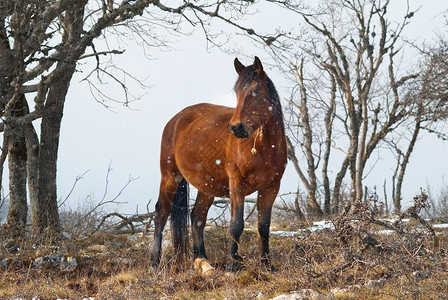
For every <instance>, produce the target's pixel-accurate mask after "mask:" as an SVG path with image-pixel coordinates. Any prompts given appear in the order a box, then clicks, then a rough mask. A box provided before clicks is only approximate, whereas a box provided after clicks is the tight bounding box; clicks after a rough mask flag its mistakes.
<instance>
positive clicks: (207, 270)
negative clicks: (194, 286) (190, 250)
mask: <svg viewBox="0 0 448 300" xmlns="http://www.w3.org/2000/svg"><path fill="white" fill-rule="evenodd" d="M194 269H195V270H198V271H199V272H200V273H201V275H202V276H211V275H213V273H214V271H215V269H214V268H213V267H212V266H211V265H210V263H209V262H208V260H206V259H205V258H196V259H195V260H194Z"/></svg>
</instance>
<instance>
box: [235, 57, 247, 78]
mask: <svg viewBox="0 0 448 300" xmlns="http://www.w3.org/2000/svg"><path fill="white" fill-rule="evenodd" d="M233 64H234V65H235V70H236V72H237V73H238V75H239V74H240V73H241V72H242V71H243V70H244V69H245V68H246V67H245V66H244V65H243V64H242V63H241V62H240V61H239V60H238V58H235V61H234V62H233Z"/></svg>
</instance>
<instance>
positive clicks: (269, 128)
mask: <svg viewBox="0 0 448 300" xmlns="http://www.w3.org/2000/svg"><path fill="white" fill-rule="evenodd" d="M263 127H264V128H263V135H266V139H267V141H269V142H273V141H276V140H281V139H282V138H283V137H284V135H285V125H284V122H283V114H282V111H281V109H280V111H274V112H273V113H272V115H271V117H270V118H269V120H268V121H267V122H266V124H265V125H263Z"/></svg>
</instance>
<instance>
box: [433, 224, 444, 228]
mask: <svg viewBox="0 0 448 300" xmlns="http://www.w3.org/2000/svg"><path fill="white" fill-rule="evenodd" d="M432 227H434V228H448V224H434V225H432Z"/></svg>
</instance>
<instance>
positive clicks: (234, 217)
mask: <svg viewBox="0 0 448 300" xmlns="http://www.w3.org/2000/svg"><path fill="white" fill-rule="evenodd" d="M230 210H231V220H230V236H231V241H230V253H229V254H230V258H231V260H230V264H229V265H228V270H229V271H232V272H233V271H236V270H237V269H238V268H239V267H240V265H241V261H242V259H241V257H240V256H239V255H238V245H239V242H240V236H241V234H242V233H243V229H244V218H243V216H244V196H243V195H242V194H241V193H240V192H239V191H238V190H236V191H235V190H234V191H233V192H231V193H230Z"/></svg>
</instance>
